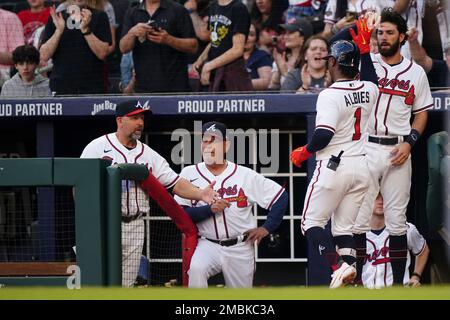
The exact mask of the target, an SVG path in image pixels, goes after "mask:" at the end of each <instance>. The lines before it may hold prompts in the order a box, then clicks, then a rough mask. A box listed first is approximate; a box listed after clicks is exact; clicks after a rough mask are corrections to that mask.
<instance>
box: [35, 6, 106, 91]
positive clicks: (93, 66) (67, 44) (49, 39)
mask: <svg viewBox="0 0 450 320" xmlns="http://www.w3.org/2000/svg"><path fill="white" fill-rule="evenodd" d="M86 5H87V1H85V0H68V1H66V5H65V6H64V7H63V8H61V7H60V10H62V11H59V10H55V9H54V8H52V9H51V11H50V15H51V17H52V19H49V21H48V22H47V25H46V26H45V31H44V38H43V45H42V46H41V48H40V52H41V59H42V60H43V61H48V59H50V58H52V60H53V71H52V73H51V76H50V89H51V90H52V92H55V93H56V94H59V95H61V94H64V95H70V94H95V93H97V94H100V93H104V92H105V89H104V88H105V85H104V80H103V76H102V75H103V64H104V62H103V60H104V59H105V58H106V56H107V55H108V53H109V48H110V45H111V42H112V41H111V31H110V27H109V22H108V16H107V15H106V13H105V12H103V11H99V10H96V9H94V8H92V7H91V6H89V7H87V6H86Z"/></svg>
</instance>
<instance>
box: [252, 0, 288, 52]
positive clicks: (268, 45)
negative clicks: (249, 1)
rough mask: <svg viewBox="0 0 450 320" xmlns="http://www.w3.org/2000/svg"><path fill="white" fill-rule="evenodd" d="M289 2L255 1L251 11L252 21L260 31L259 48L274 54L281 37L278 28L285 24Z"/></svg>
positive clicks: (274, 0)
mask: <svg viewBox="0 0 450 320" xmlns="http://www.w3.org/2000/svg"><path fill="white" fill-rule="evenodd" d="M287 7H288V0H255V2H254V3H253V7H252V10H251V17H252V20H253V21H255V27H256V29H257V30H258V31H259V43H258V44H259V48H260V49H262V50H265V51H267V52H269V53H272V51H273V49H274V48H275V47H276V45H277V40H278V39H277V37H278V36H279V35H280V30H279V28H278V26H279V25H280V24H282V23H283V22H284V18H283V16H284V12H285V11H286V9H287Z"/></svg>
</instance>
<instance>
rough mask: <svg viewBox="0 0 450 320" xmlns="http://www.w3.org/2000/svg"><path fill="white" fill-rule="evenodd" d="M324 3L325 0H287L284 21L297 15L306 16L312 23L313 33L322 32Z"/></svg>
mask: <svg viewBox="0 0 450 320" xmlns="http://www.w3.org/2000/svg"><path fill="white" fill-rule="evenodd" d="M326 5H327V0H289V7H288V9H287V11H286V21H289V20H291V19H295V18H297V17H307V19H309V21H310V22H311V24H312V25H313V30H314V34H316V33H319V32H322V31H323V27H324V23H323V12H324V11H325V6H326Z"/></svg>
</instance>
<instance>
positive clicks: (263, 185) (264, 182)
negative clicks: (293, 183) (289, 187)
mask: <svg viewBox="0 0 450 320" xmlns="http://www.w3.org/2000/svg"><path fill="white" fill-rule="evenodd" d="M248 171H249V172H251V173H250V174H249V180H247V181H248V182H247V183H246V185H247V186H248V190H245V193H246V195H247V197H248V198H249V200H250V201H251V202H253V203H255V202H256V203H257V204H258V205H259V206H260V207H262V208H264V209H267V210H270V209H271V208H272V205H273V204H274V203H275V201H277V200H278V198H279V197H280V196H281V194H282V193H283V191H284V187H282V186H280V185H279V184H278V183H276V182H275V181H273V180H270V179H268V178H266V177H264V176H263V175H261V174H259V173H257V172H255V171H253V170H250V169H249V170H248Z"/></svg>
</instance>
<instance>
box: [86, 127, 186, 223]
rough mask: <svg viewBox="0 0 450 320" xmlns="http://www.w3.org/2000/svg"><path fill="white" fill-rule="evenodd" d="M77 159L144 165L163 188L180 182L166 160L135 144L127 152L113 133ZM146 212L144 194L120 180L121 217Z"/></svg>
mask: <svg viewBox="0 0 450 320" xmlns="http://www.w3.org/2000/svg"><path fill="white" fill-rule="evenodd" d="M80 158H91V159H92V158H95V159H107V160H111V161H112V163H113V164H117V163H137V164H144V165H146V166H147V168H148V169H149V170H150V172H151V173H152V174H153V175H154V176H155V177H156V179H158V181H159V182H161V184H162V185H163V186H164V187H166V188H170V187H172V186H174V185H175V184H176V183H177V182H178V180H179V179H180V177H179V176H178V174H176V173H175V172H174V171H173V170H172V169H171V168H170V166H169V164H168V163H167V161H166V160H165V159H164V158H163V157H161V156H160V155H159V154H158V153H157V152H156V151H154V150H153V149H151V148H150V147H149V146H147V145H146V144H144V143H142V142H140V141H137V145H136V147H135V148H133V149H131V150H129V149H128V148H126V147H125V146H123V145H122V144H121V143H120V142H119V140H118V139H117V137H116V134H115V133H110V134H107V135H104V136H101V137H99V138H97V139H95V140H93V141H92V142H91V143H89V144H88V145H87V146H86V147H85V148H84V150H83V153H82V154H81V156H80ZM148 210H149V201H148V195H147V194H146V193H145V192H144V191H142V189H141V188H140V187H139V186H138V184H136V183H135V182H134V181H129V180H124V181H122V214H123V215H124V216H129V215H130V216H133V215H136V214H138V213H144V212H147V211H148Z"/></svg>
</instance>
